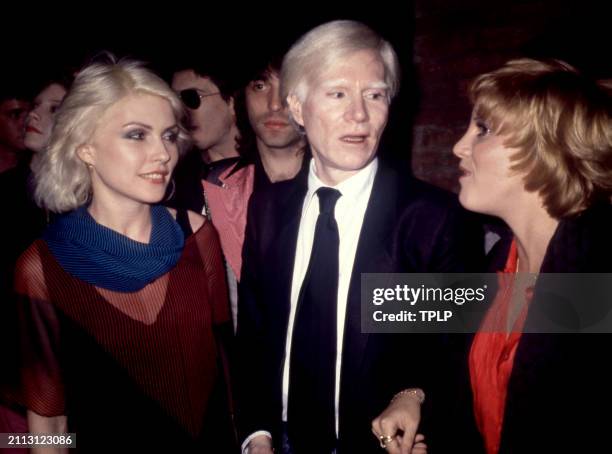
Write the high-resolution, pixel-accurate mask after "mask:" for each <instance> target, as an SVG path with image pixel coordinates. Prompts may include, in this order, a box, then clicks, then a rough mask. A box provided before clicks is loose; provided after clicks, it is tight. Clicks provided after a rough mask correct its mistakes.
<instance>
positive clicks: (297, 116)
mask: <svg viewBox="0 0 612 454" xmlns="http://www.w3.org/2000/svg"><path fill="white" fill-rule="evenodd" d="M287 105H288V106H289V111H290V112H291V117H292V118H293V120H294V121H295V122H296V123H297V124H298V125H300V126H302V127H304V118H303V117H302V101H300V99H299V98H298V97H297V95H296V94H295V93H292V94H290V95H289V96H287Z"/></svg>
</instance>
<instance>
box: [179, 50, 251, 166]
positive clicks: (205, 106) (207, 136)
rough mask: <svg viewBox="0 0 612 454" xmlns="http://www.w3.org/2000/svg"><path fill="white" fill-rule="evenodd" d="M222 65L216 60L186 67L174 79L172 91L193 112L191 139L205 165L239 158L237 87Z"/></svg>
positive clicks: (186, 65)
mask: <svg viewBox="0 0 612 454" xmlns="http://www.w3.org/2000/svg"><path fill="white" fill-rule="evenodd" d="M204 60H206V59H205V58H204ZM221 65H222V62H217V61H214V60H213V59H211V60H208V62H207V63H203V64H189V63H186V64H184V65H183V68H182V69H180V70H178V71H175V73H174V75H173V77H172V88H173V89H174V90H175V91H176V92H177V93H178V94H179V96H180V97H181V99H182V100H183V103H185V106H186V107H187V109H188V111H189V114H190V123H191V124H190V127H191V136H192V138H193V141H194V144H195V146H196V147H197V148H198V149H199V150H200V151H201V152H202V158H203V160H204V161H205V162H215V161H219V160H221V159H226V158H232V157H237V156H238V151H237V145H236V139H237V138H238V136H239V132H238V128H237V126H236V116H235V114H234V98H233V92H234V86H233V84H232V82H231V78H230V77H227V76H225V75H224V74H223V73H222V71H223V68H222V67H221Z"/></svg>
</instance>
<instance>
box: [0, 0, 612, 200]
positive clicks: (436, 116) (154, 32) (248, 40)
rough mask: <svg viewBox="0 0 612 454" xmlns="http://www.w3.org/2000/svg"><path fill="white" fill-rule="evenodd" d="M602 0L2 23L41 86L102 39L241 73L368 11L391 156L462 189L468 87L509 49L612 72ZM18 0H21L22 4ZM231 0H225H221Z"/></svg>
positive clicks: (99, 46) (165, 11)
mask: <svg viewBox="0 0 612 454" xmlns="http://www.w3.org/2000/svg"><path fill="white" fill-rule="evenodd" d="M601 3H602V4H599V5H598V4H597V2H595V1H592V0H587V1H574V2H563V1H557V0H512V1H510V0H501V1H485V0H461V1H459V0H412V1H404V2H401V1H400V2H393V3H392V2H388V1H382V2H379V1H372V2H370V3H368V4H364V5H363V6H358V4H357V3H356V2H354V3H352V4H350V6H348V5H347V6H344V5H342V6H339V5H336V4H334V5H333V6H330V5H325V4H323V5H319V4H315V3H312V4H309V3H306V2H286V3H284V4H278V5H274V4H272V3H233V2H226V4H215V7H214V8H213V7H212V6H211V5H213V4H211V3H205V2H198V3H193V4H188V3H186V2H181V1H178V2H168V3H166V4H161V3H160V4H157V5H153V4H144V5H138V6H136V5H113V6H111V5H110V4H102V3H96V4H81V5H80V6H79V5H75V6H74V7H72V9H70V10H64V11H62V10H60V8H59V7H57V6H54V7H53V8H50V9H49V10H47V11H44V10H42V9H40V8H39V7H36V6H34V5H24V6H23V7H20V9H21V11H13V10H10V11H9V10H8V9H7V6H6V5H5V6H4V7H3V8H4V14H3V15H2V18H1V19H0V20H1V24H3V25H1V24H0V49H1V50H2V53H1V55H0V59H1V61H2V63H3V64H2V73H1V77H2V83H3V84H7V83H8V84H15V83H17V84H22V85H24V86H27V85H30V86H34V85H36V83H35V81H36V80H37V78H39V77H43V76H44V75H45V74H46V73H48V71H49V69H56V68H57V69H64V68H75V69H76V68H78V67H79V66H80V65H82V64H83V63H84V62H85V61H86V60H87V59H88V58H90V57H91V56H92V55H95V54H96V53H97V52H99V51H101V50H110V51H112V52H114V53H115V54H117V55H118V56H132V57H135V58H139V59H144V60H146V61H149V62H150V63H151V64H152V66H153V67H154V68H155V69H156V70H157V71H159V72H161V73H167V72H168V69H169V68H171V67H172V61H173V60H174V59H175V57H176V56H177V55H181V54H193V55H197V56H201V58H202V59H207V58H210V59H212V58H214V59H215V61H220V62H221V64H223V65H224V66H225V67H226V68H228V69H229V70H230V71H235V72H236V73H237V74H240V72H241V71H244V68H245V65H246V62H247V61H248V60H249V58H251V57H252V56H253V55H257V53H259V52H261V51H262V50H265V49H267V48H269V47H283V46H286V45H289V44H290V43H292V42H293V41H294V40H295V39H296V38H298V37H299V36H300V35H302V34H303V33H304V32H306V31H308V30H309V29H310V28H312V27H314V26H316V25H318V24H320V23H323V22H326V21H328V20H334V19H356V20H360V21H363V22H365V23H367V24H369V25H370V26H372V27H373V28H374V29H376V30H377V31H378V32H379V33H381V34H382V35H383V36H384V37H385V38H386V39H388V40H389V41H390V42H391V43H392V44H393V46H394V47H395V49H396V51H397V53H398V55H399V57H400V62H401V64H402V72H403V80H402V88H401V91H400V95H399V96H398V98H397V99H396V101H395V102H394V104H393V106H392V110H391V115H390V121H389V125H388V127H387V131H386V133H385V137H384V143H383V149H384V153H385V155H386V156H387V157H389V158H391V159H393V160H395V161H396V162H397V165H398V166H404V168H405V170H406V172H410V171H412V172H413V173H414V174H416V176H418V177H419V178H422V179H425V180H428V181H431V182H433V183H434V184H437V185H439V186H442V187H446V188H449V189H456V179H457V173H456V161H455V160H454V158H453V157H452V155H451V148H452V145H453V143H454V142H455V141H456V140H457V139H458V138H459V137H460V136H461V135H462V133H463V128H464V127H465V126H466V125H467V120H468V118H469V113H470V106H469V103H468V102H467V99H466V97H465V89H466V87H467V84H468V82H469V80H471V79H472V78H473V77H474V76H476V75H478V74H480V73H482V72H485V71H489V70H492V69H495V68H497V67H499V66H500V65H501V64H503V63H504V62H505V61H507V60H508V59H510V58H514V57H520V56H532V57H542V58H560V59H564V60H566V61H568V62H570V63H571V64H573V65H575V66H578V67H579V68H580V69H582V70H584V71H586V72H588V73H589V74H591V75H593V76H594V77H599V78H612V50H611V45H612V39H611V35H612V34H611V33H610V28H612V20H610V14H609V11H608V7H607V5H606V4H605V3H609V2H606V1H603V2H601ZM13 6H15V5H13ZM219 6H221V7H219Z"/></svg>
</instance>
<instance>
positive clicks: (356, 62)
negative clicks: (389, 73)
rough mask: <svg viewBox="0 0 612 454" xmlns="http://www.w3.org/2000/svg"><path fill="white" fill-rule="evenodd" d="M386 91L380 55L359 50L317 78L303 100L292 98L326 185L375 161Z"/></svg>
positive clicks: (385, 113)
mask: <svg viewBox="0 0 612 454" xmlns="http://www.w3.org/2000/svg"><path fill="white" fill-rule="evenodd" d="M388 91H389V90H388V86H387V83H386V82H385V67H384V64H383V62H382V59H381V57H380V55H379V54H378V53H377V52H375V51H372V50H360V51H357V52H355V53H353V54H350V55H348V56H347V57H346V58H344V59H342V60H341V61H338V62H337V63H336V64H335V65H332V66H331V67H330V68H328V69H326V70H325V71H323V72H322V73H321V74H318V75H317V77H315V80H313V81H311V82H310V83H309V85H308V89H307V92H306V94H305V99H304V100H303V101H301V100H300V99H298V97H297V95H295V94H293V95H290V96H289V98H288V102H289V105H290V108H291V114H292V116H293V118H294V119H295V121H296V122H297V123H298V124H300V125H302V126H303V127H304V129H305V131H306V136H307V137H308V142H309V143H310V147H311V150H312V156H313V159H314V161H315V165H316V169H317V176H318V177H319V178H320V179H321V180H322V181H323V182H324V183H326V184H329V185H332V186H335V185H336V184H338V183H340V182H342V181H343V180H345V179H346V178H349V177H350V176H352V175H354V174H355V173H357V172H358V171H359V170H361V169H363V168H364V167H365V166H367V165H368V164H369V163H370V162H371V161H372V160H373V159H374V157H375V156H376V151H377V149H378V143H379V141H380V137H381V135H382V133H383V130H384V129H385V125H386V124H387V117H388V113H389V94H388Z"/></svg>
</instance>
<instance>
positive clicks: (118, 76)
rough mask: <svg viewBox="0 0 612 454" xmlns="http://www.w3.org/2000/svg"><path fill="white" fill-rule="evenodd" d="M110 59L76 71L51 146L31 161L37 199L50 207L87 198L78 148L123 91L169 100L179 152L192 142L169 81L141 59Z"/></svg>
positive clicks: (56, 209) (57, 208)
mask: <svg viewBox="0 0 612 454" xmlns="http://www.w3.org/2000/svg"><path fill="white" fill-rule="evenodd" d="M107 58H108V60H109V62H108V63H99V62H97V63H92V64H90V65H89V66H87V67H85V68H84V69H83V70H81V71H80V72H79V73H78V74H77V76H76V78H75V80H74V83H73V84H72V86H71V88H70V90H69V91H68V94H67V95H66V97H65V98H64V100H63V102H62V104H61V106H60V108H59V109H58V110H57V112H56V114H55V123H54V126H53V130H52V132H51V137H50V139H49V144H48V147H47V151H46V152H45V153H41V154H40V156H36V159H34V160H33V161H32V166H31V167H32V171H33V181H34V199H35V201H36V203H37V204H38V205H39V206H41V207H43V208H46V209H48V210H50V211H53V212H56V213H62V212H66V211H70V210H73V209H75V208H78V207H79V206H81V205H83V204H85V203H87V201H88V200H89V197H90V193H91V179H90V175H89V171H88V169H87V166H86V164H85V163H84V162H83V161H82V160H81V159H80V158H79V156H78V155H77V149H78V148H79V147H80V146H81V145H84V144H86V143H87V142H88V141H89V140H90V139H91V137H92V135H93V133H94V131H95V129H96V127H97V125H98V121H99V119H100V118H101V117H102V115H103V114H104V112H106V110H107V109H109V108H110V107H111V106H112V105H114V104H115V103H116V102H118V101H120V100H121V99H123V98H124V97H125V96H128V95H130V94H135V93H144V94H151V95H155V96H159V97H161V98H164V99H166V100H167V101H168V102H169V103H170V105H171V106H172V110H173V112H174V116H175V117H176V120H177V123H178V124H179V137H178V142H177V144H178V149H179V153H183V152H185V151H186V150H187V149H188V147H189V145H190V139H189V134H188V133H187V130H186V129H185V127H184V126H183V124H184V119H185V115H186V112H185V109H184V107H183V104H182V102H181V101H180V99H179V98H178V97H177V95H176V94H175V93H174V91H173V90H172V89H171V88H170V87H169V86H168V84H167V83H166V82H164V81H163V80H162V79H161V78H160V77H158V76H157V75H156V74H154V73H153V72H151V71H150V70H148V69H147V68H145V66H144V63H142V62H139V61H135V60H120V61H116V59H115V58H114V57H113V56H107Z"/></svg>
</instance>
